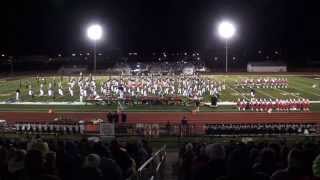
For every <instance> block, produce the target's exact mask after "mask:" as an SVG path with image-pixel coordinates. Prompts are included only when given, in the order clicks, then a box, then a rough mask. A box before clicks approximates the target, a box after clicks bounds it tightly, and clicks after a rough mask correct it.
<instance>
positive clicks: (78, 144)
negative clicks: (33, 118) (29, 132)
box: [0, 137, 152, 180]
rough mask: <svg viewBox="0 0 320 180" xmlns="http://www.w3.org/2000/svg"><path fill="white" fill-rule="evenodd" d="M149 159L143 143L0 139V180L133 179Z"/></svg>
mask: <svg viewBox="0 0 320 180" xmlns="http://www.w3.org/2000/svg"><path fill="white" fill-rule="evenodd" d="M151 156H152V148H150V146H149V145H148V142H147V141H145V140H137V141H136V140H132V141H131V140H128V141H127V142H125V143H120V142H119V141H117V140H112V141H111V142H110V143H104V142H101V141H95V140H88V139H82V140H80V141H75V140H57V139H54V140H53V139H48V140H44V139H42V138H40V137H37V138H32V139H24V140H22V139H4V138H2V139H0V180H40V179H41V180H71V179H77V180H91V179H94V180H102V179H108V180H122V179H128V178H130V179H135V177H136V175H137V171H136V170H137V168H138V167H139V166H141V164H142V163H143V162H145V161H146V160H147V159H148V158H149V157H151Z"/></svg>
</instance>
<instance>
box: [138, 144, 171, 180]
mask: <svg viewBox="0 0 320 180" xmlns="http://www.w3.org/2000/svg"><path fill="white" fill-rule="evenodd" d="M166 157H167V153H166V145H164V146H163V147H162V148H161V149H160V150H158V151H157V152H156V153H154V154H153V156H152V157H150V158H149V159H148V160H147V161H146V162H145V163H143V164H142V165H141V166H140V167H139V169H138V177H137V179H138V180H162V179H163V170H164V167H165V161H166Z"/></svg>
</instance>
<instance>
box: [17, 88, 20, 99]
mask: <svg viewBox="0 0 320 180" xmlns="http://www.w3.org/2000/svg"><path fill="white" fill-rule="evenodd" d="M16 101H20V90H19V89H17V90H16Z"/></svg>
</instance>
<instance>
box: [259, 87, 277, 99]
mask: <svg viewBox="0 0 320 180" xmlns="http://www.w3.org/2000/svg"><path fill="white" fill-rule="evenodd" d="M256 91H258V92H260V93H261V94H263V95H265V96H269V97H271V98H273V99H277V98H275V97H274V96H272V95H270V94H268V93H265V92H263V91H259V90H257V89H256Z"/></svg>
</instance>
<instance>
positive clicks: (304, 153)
mask: <svg viewBox="0 0 320 180" xmlns="http://www.w3.org/2000/svg"><path fill="white" fill-rule="evenodd" d="M319 150H320V149H319V143H317V142H314V141H311V142H305V143H296V144H295V143H294V144H291V143H289V142H287V141H282V142H281V143H267V142H261V143H254V142H246V143H243V142H240V143H236V142H233V141H232V142H228V143H225V144H218V143H215V144H205V143H199V142H198V143H185V144H184V145H183V146H182V147H181V149H180V152H179V160H178V162H177V164H176V166H175V167H177V169H178V170H177V173H178V176H179V180H198V179H201V180H222V179H223V180H231V179H232V180H234V179H250V180H264V179H266V180H267V179H271V180H293V179H297V180H298V179H299V180H302V179H309V180H315V179H318V178H319V168H320V166H319V158H320V156H319V155H318V154H319V152H320V151H319ZM317 155H318V157H317V158H316V156H317Z"/></svg>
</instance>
